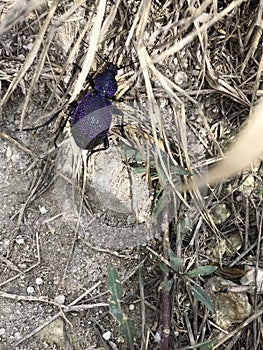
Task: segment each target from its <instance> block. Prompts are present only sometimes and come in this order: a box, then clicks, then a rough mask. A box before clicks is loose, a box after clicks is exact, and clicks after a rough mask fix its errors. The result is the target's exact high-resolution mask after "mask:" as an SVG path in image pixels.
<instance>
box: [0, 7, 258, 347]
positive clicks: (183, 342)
mask: <svg viewBox="0 0 263 350" xmlns="http://www.w3.org/2000/svg"><path fill="white" fill-rule="evenodd" d="M23 3H24V2H22V1H18V0H17V1H11V0H10V1H6V2H4V3H3V4H2V5H1V4H0V9H1V24H0V35H1V41H0V45H1V46H0V48H1V63H2V65H1V68H0V79H1V96H2V98H1V102H0V108H1V110H2V115H3V125H4V124H5V118H7V115H8V114H7V112H6V111H7V106H8V104H12V103H15V101H16V100H17V99H19V100H20V101H21V100H23V105H22V107H21V115H20V121H19V128H20V129H22V128H23V127H24V126H25V125H38V124H41V123H43V122H44V121H45V120H47V119H48V118H49V117H50V116H52V114H54V112H56V111H60V110H61V109H62V108H64V110H66V109H67V107H68V105H69V103H70V102H72V101H74V100H75V99H76V97H77V96H78V95H79V93H80V91H81V90H82V88H83V87H84V86H85V83H86V76H87V74H88V73H89V72H90V71H93V70H95V68H96V66H97V65H98V62H97V60H98V59H97V57H96V52H99V53H100V54H101V55H103V56H104V57H108V58H109V61H112V62H115V63H117V64H118V65H119V66H121V65H122V66H124V69H123V73H122V74H121V75H120V76H118V81H119V90H118V94H117V96H118V97H122V98H123V99H124V102H129V103H130V102H131V104H132V103H134V104H133V107H132V111H131V114H130V115H129V114H128V112H129V111H128V110H129V108H130V107H129V106H126V107H125V106H123V111H125V108H126V109H127V115H126V116H124V118H125V117H126V120H125V123H126V126H125V128H126V130H125V136H123V135H121V134H120V132H119V129H118V128H113V130H112V133H113V134H114V135H115V137H116V138H118V137H119V138H121V137H123V138H124V139H126V141H127V142H129V144H131V145H133V147H135V148H137V149H139V150H140V152H141V153H142V154H143V157H144V159H145V164H146V173H147V174H148V175H147V178H148V181H149V183H150V182H151V179H150V175H149V174H150V166H149V163H150V160H151V159H153V160H154V163H155V167H156V170H157V174H158V176H157V179H158V181H159V183H160V184H161V187H162V188H163V189H164V191H167V193H168V195H169V196H170V197H169V198H173V201H174V203H175V205H173V206H172V205H171V207H172V209H171V210H172V211H174V212H173V213H172V217H173V220H170V219H169V213H168V212H169V210H168V209H167V207H166V210H164V211H163V212H162V215H163V216H162V219H161V220H163V221H162V229H163V231H162V233H163V240H162V245H161V246H157V247H156V249H154V250H151V252H153V251H154V252H155V254H156V256H158V255H160V260H162V259H164V260H163V262H164V263H166V264H167V265H168V267H169V266H170V265H169V256H168V250H169V248H171V249H172V250H173V251H174V252H175V254H176V255H177V257H178V258H181V259H183V261H184V263H183V266H182V270H183V271H181V272H180V273H183V272H185V271H188V270H189V269H191V268H193V267H198V266H200V265H212V264H215V265H217V266H218V267H219V268H221V270H220V271H223V268H224V267H231V268H233V267H238V268H239V269H240V270H244V269H245V267H246V266H250V267H251V266H253V267H255V268H256V269H259V268H263V263H262V234H261V230H262V169H261V165H260V164H257V166H255V167H254V168H250V166H251V163H253V164H254V163H255V161H257V160H258V159H259V157H260V156H261V155H262V151H263V144H262V138H261V134H262V131H263V126H262V120H261V119H262V118H261V117H262V113H263V107H262V102H260V103H259V104H258V105H257V107H256V109H255V113H253V112H252V111H253V107H254V105H255V104H256V102H257V100H258V99H259V97H261V95H262V91H263V90H262V87H261V84H262V67H263V59H262V57H263V56H262V45H261V43H262V4H261V2H260V4H257V3H256V2H253V1H252V0H249V1H243V0H237V1H232V2H224V1H217V0H215V1H211V0H206V1H204V2H202V3H201V4H200V3H198V2H194V3H192V2H186V1H168V0H167V1H165V2H162V1H158V0H155V1H149V0H140V1H139V0H126V1H121V0H119V1H118V0H117V1H115V2H114V4H113V3H111V2H109V1H108V2H107V1H106V0H100V1H97V2H94V1H90V2H86V1H83V0H82V1H77V2H74V3H73V2H71V1H63V2H58V1H48V2H47V3H46V2H44V1H43V2H39V1H33V0H32V1H27V5H26V6H24V5H23ZM98 61H99V60H98ZM74 62H77V63H78V64H80V65H81V67H82V71H81V72H80V73H79V75H78V77H77V78H76V79H75V78H73V79H72V75H71V73H72V64H73V63H74ZM65 86H66V87H67V91H66V92H63V93H61V90H62V88H64V87H65ZM69 96H70V97H69ZM32 102H33V103H34V104H35V105H38V106H40V109H39V118H38V119H34V120H33V119H32V118H31V119H28V114H29V112H30V109H31V108H32V105H31V104H32ZM121 105H122V104H121V103H120V108H122V107H121ZM136 106H139V108H140V110H141V111H140V112H139V113H138V116H137V117H138V118H137V117H136V118H137V119H136V118H135V117H134V110H136V108H137V107H136ZM140 113H141V114H140ZM248 117H250V119H248ZM243 123H247V124H245V125H246V126H245V127H244V128H243V131H242V133H241V134H240V136H239V137H238V138H237V142H236V143H235V140H236V136H237V134H238V132H239V130H240V128H241V126H242V125H243ZM14 135H15V134H14ZM0 136H1V137H4V138H6V139H7V140H9V141H10V142H13V143H14V144H16V143H17V141H16V139H15V138H16V137H15V136H14V138H13V139H12V138H10V136H9V135H7V134H6V133H4V132H1V134H0ZM229 145H232V146H229ZM19 147H20V148H22V149H23V150H25V151H26V152H27V153H29V154H31V153H32V154H33V152H32V151H31V150H30V149H28V148H27V147H26V146H24V145H23V144H22V143H21V144H19ZM226 149H229V152H228V154H227V157H226V158H224V152H225V150H226ZM146 150H147V151H146ZM149 150H152V151H149ZM42 152H43V153H41V156H40V158H44V157H45V156H47V155H49V154H51V153H52V152H54V147H53V145H52V142H49V143H46V145H45V148H44V149H43V150H42ZM151 157H152V158H151ZM34 158H35V155H34ZM222 158H223V159H222ZM34 161H35V160H34ZM218 161H219V163H218ZM36 164H37V165H38V164H39V163H36V162H34V165H36ZM147 164H148V165H147ZM213 165H215V166H214V167H213ZM177 166H180V167H182V168H184V169H185V170H187V171H188V172H191V173H192V174H194V175H195V176H196V180H194V181H192V177H190V178H189V176H187V175H186V174H183V175H182V176H178V175H177V180H178V177H179V178H180V179H179V180H180V181H182V182H183V183H184V184H186V185H183V188H184V189H185V190H186V189H187V190H188V191H190V190H191V191H190V193H180V191H178V188H180V186H179V185H178V182H177V183H176V182H175V178H174V175H175V174H174V172H173V170H172V169H173V167H177ZM210 167H211V168H210ZM84 169H86V168H85V167H84ZM207 169H208V171H207ZM244 169H245V170H246V171H245V172H244V174H241V173H240V172H241V170H244ZM204 173H205V177H203V174H204ZM248 174H251V175H252V177H253V188H252V190H251V191H250V193H249V195H247V194H244V193H243V188H242V183H243V182H245V180H246V176H247V175H248ZM230 176H236V178H234V179H229V177H230ZM81 177H83V174H82V175H81ZM227 178H228V180H226V179H227ZM207 179H208V180H207ZM222 180H224V181H225V180H226V181H225V182H222ZM208 182H209V184H210V186H208V188H207V189H206V192H205V194H204V193H203V192H202V191H201V190H200V189H199V187H201V186H203V185H205V184H207V183H208ZM214 184H217V185H215V186H214V187H213V188H211V186H212V185H214ZM84 185H85V180H84ZM37 186H38V183H37V184H35V187H34V186H32V192H31V194H30V196H29V198H28V202H26V204H25V207H26V205H29V203H31V202H32V200H33V199H34V198H35V197H36V196H38V195H39V194H40V192H41V191H42V190H43V187H42V190H41V191H40V189H39V188H38V187H37ZM44 188H46V187H44ZM238 197H239V199H238ZM240 198H241V200H240ZM219 204H226V206H227V207H228V208H229V210H230V217H228V218H227V219H226V220H225V221H224V222H222V223H219V224H218V223H216V222H215V220H214V218H213V216H212V215H211V212H210V209H211V208H213V207H216V206H217V205H219ZM25 207H24V208H23V211H22V212H20V215H19V224H21V223H22V221H23V215H24V209H25ZM232 231H238V232H239V234H240V236H241V239H242V250H239V251H238V252H236V254H235V255H234V256H233V257H229V256H227V255H224V254H223V255H222V256H219V257H218V258H215V257H214V256H212V255H210V254H209V253H208V252H209V251H211V250H212V249H213V248H214V247H215V246H216V244H217V243H218V242H221V241H222V240H223V237H225V236H227V234H228V233H229V232H232ZM76 237H77V236H76ZM255 242H256V243H255ZM141 249H142V251H143V254H145V249H144V248H141ZM146 251H147V250H146ZM147 254H148V253H147ZM147 263H148V267H149V266H151V268H153V270H154V271H155V275H154V276H152V278H153V280H154V278H157V279H161V277H160V276H161V275H160V271H159V270H157V267H156V266H157V265H156V262H155V261H152V260H148V261H147ZM145 266H146V263H145V264H142V265H140V264H139V265H138V266H137V267H136V268H135V270H134V271H136V273H137V271H139V273H138V275H137V280H136V282H137V285H138V290H137V294H138V298H139V299H140V302H141V308H140V309H141V323H142V326H141V330H139V328H140V327H139V326H138V329H137V333H136V340H137V348H142V349H156V348H158V345H156V343H155V342H154V340H153V336H154V335H155V334H156V333H157V331H156V329H157V328H158V327H156V324H154V322H153V321H154V320H155V321H156V320H157V321H158V326H160V325H161V326H162V327H164V328H165V327H170V331H171V334H170V338H169V337H168V338H169V340H168V342H170V347H169V346H168V345H167V344H168V343H167V339H166V340H164V341H163V344H162V345H161V346H160V347H161V349H163V350H165V349H168V348H169V349H190V348H195V345H196V344H200V343H202V342H206V341H209V340H210V339H215V340H214V342H213V345H211V344H210V345H209V346H210V347H207V349H210V348H211V349H212V348H213V349H215V348H220V349H223V348H224V349H225V348H226V349H228V350H230V349H242V348H243V349H244V348H246V349H255V350H256V349H260V348H262V346H263V335H262V312H263V311H262V310H263V305H262V296H261V295H260V294H257V291H256V290H254V294H250V296H249V298H250V303H251V305H252V307H253V314H252V315H251V316H250V317H248V318H247V319H245V320H243V321H242V322H241V323H239V324H233V326H232V328H231V329H230V330H228V331H224V330H223V329H220V328H219V327H218V326H217V325H215V323H214V322H213V320H212V317H211V315H210V314H209V312H208V311H207V310H206V308H205V307H204V306H203V305H202V304H200V303H198V302H197V300H196V299H195V298H193V297H192V295H191V292H190V290H189V287H188V285H187V283H184V281H183V280H182V279H181V275H180V273H179V274H178V273H173V274H172V275H173V279H172V280H173V286H172V288H171V290H170V291H169V293H168V298H167V295H162V301H161V303H162V307H161V306H160V304H159V302H158V298H154V297H152V295H151V290H152V288H155V289H156V291H157V289H158V288H157V285H151V288H149V287H148V285H147V286H146V285H144V280H143V277H142V270H141V269H143V268H144V267H145ZM65 271H66V268H65ZM220 271H219V272H218V274H219V275H220V273H221V272H220ZM134 273H135V272H134ZM143 273H144V274H145V271H144V272H143ZM230 275H231V273H230ZM220 276H222V274H221V275H220ZM129 277H130V276H129ZM168 277H171V271H170V272H169V276H164V277H162V282H163V283H164V282H165V281H166V280H168V279H169V278H168ZM229 278H230V277H229ZM236 280H237V281H238V282H239V279H236ZM166 282H167V281H166ZM204 282H205V278H203V277H200V278H196V279H195V281H194V282H193V283H196V284H198V285H199V286H203V285H204ZM152 283H153V282H152ZM189 283H192V282H191V281H190V282H189ZM156 294H157V293H156ZM1 296H2V298H5V297H8V296H6V295H5V294H2V295H1ZM9 297H10V296H9ZM168 299H169V301H168ZM70 305H71V304H70ZM164 306H165V307H169V312H168V313H169V315H168V317H167V318H166V319H165V320H164V318H162V319H159V318H158V317H156V316H152V317H151V318H150V319H147V315H149V312H148V311H146V310H148V308H149V309H150V310H151V311H152V310H155V311H154V312H153V315H154V314H158V315H160V314H161V313H162V315H163V314H164V311H163V310H164ZM162 308H163V309H162ZM83 309H84V308H83ZM161 309H162V310H161ZM74 310H75V311H76V309H74ZM67 311H70V310H66V311H65V312H67ZM61 314H63V312H62V311H60V313H59V315H61ZM57 317H58V316H57ZM162 322H163V323H162ZM161 323H162V324H161ZM161 326H160V327H161ZM33 333H34V332H33ZM33 333H30V336H31V335H32V334H33ZM160 334H161V336H162V337H163V338H162V339H164V335H163V333H162V330H160ZM27 338H30V337H27V336H26V337H25V338H24V339H23V340H27ZM165 342H166V343H165ZM165 344H166V345H165ZM104 345H105V344H104ZM106 346H107V345H106ZM108 346H109V345H108ZM123 346H124V345H123ZM109 348H110V347H109ZM123 348H124V347H123ZM199 348H201V346H200V347H199ZM119 349H121V347H119Z"/></svg>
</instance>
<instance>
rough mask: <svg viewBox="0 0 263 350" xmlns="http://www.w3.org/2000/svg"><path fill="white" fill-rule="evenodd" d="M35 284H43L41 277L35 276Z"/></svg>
mask: <svg viewBox="0 0 263 350" xmlns="http://www.w3.org/2000/svg"><path fill="white" fill-rule="evenodd" d="M36 284H37V285H38V286H40V285H41V284H43V279H42V278H41V277H37V278H36Z"/></svg>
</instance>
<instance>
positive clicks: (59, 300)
mask: <svg viewBox="0 0 263 350" xmlns="http://www.w3.org/2000/svg"><path fill="white" fill-rule="evenodd" d="M65 299H66V298H65V295H62V294H60V295H56V296H55V298H54V302H55V303H57V304H59V305H63V304H64V303H65Z"/></svg>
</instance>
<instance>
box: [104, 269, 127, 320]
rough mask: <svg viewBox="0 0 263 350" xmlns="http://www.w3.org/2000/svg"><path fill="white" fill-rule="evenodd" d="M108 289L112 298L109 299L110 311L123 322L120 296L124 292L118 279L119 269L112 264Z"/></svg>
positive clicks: (109, 271)
mask: <svg viewBox="0 0 263 350" xmlns="http://www.w3.org/2000/svg"><path fill="white" fill-rule="evenodd" d="M107 285H108V290H109V291H110V293H111V298H110V301H109V311H110V313H111V314H112V316H113V317H114V318H116V320H117V321H119V322H120V323H121V321H122V319H123V313H122V311H121V304H120V298H121V297H122V294H123V288H122V285H121V283H120V281H119V279H118V273H117V271H116V270H115V269H114V268H113V267H112V266H110V267H109V268H108V281H107Z"/></svg>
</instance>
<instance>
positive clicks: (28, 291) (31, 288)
mask: <svg viewBox="0 0 263 350" xmlns="http://www.w3.org/2000/svg"><path fill="white" fill-rule="evenodd" d="M26 291H27V294H33V293H34V292H35V288H34V287H32V286H29V287H27V289H26Z"/></svg>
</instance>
